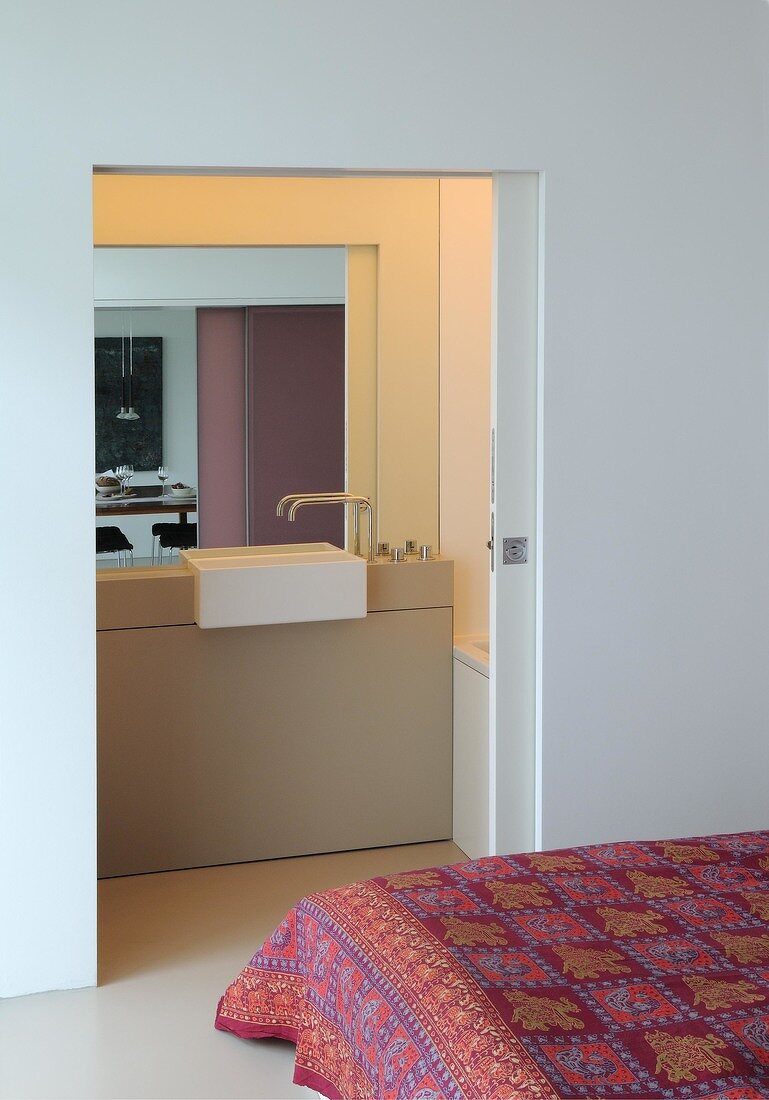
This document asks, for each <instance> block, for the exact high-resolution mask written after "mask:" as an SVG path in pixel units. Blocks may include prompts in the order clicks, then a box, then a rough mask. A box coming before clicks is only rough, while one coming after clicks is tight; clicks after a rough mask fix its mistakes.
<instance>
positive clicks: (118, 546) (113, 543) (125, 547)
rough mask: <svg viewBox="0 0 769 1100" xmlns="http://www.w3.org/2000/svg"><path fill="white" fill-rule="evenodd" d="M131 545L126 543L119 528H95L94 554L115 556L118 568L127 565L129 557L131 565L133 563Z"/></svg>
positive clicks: (126, 540)
mask: <svg viewBox="0 0 769 1100" xmlns="http://www.w3.org/2000/svg"><path fill="white" fill-rule="evenodd" d="M133 551H134V548H133V544H132V543H130V542H129V541H128V539H127V538H126V536H125V535H124V534H123V532H122V531H121V530H120V528H119V527H97V528H96V553H97V554H117V561H118V565H119V566H123V567H124V568H125V567H126V566H127V565H128V558H129V557H130V560H131V565H133V563H134V553H133Z"/></svg>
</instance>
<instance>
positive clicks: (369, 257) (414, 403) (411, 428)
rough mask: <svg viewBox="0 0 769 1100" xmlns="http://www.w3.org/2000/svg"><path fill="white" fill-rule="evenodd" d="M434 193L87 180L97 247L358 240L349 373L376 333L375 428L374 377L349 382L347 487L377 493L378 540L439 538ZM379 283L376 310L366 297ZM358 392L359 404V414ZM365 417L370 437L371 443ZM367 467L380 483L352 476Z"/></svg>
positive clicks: (331, 182)
mask: <svg viewBox="0 0 769 1100" xmlns="http://www.w3.org/2000/svg"><path fill="white" fill-rule="evenodd" d="M438 193H439V183H438V180H436V179H304V178H294V177H286V178H283V177H280V178H278V177H269V178H265V177H250V176H236V177H232V176H144V175H143V176H128V175H97V176H95V177H94V243H95V245H97V246H99V245H112V246H120V245H122V246H141V245H143V246H153V245H155V246H162V245H170V246H173V245H176V246H183V245H198V246H201V245H218V246H233V247H238V246H249V245H250V246H255V245H348V246H350V245H355V246H364V250H363V251H362V252H360V253H357V254H356V252H355V251H354V250H352V249H351V251H350V272H351V273H352V277H353V280H356V279H360V280H361V282H360V286H359V288H358V287H352V288H350V304H351V307H352V309H353V310H354V311H355V319H354V320H353V322H352V325H351V328H350V330H349V331H348V349H349V353H350V358H349V373H350V377H351V378H352V377H354V376H355V374H356V372H360V375H361V377H362V376H363V375H364V374H365V373H366V372H367V371H370V370H371V363H370V359H371V356H372V354H373V344H372V341H373V337H374V333H376V360H377V362H376V379H377V400H376V406H377V415H376V429H375V430H373V429H372V428H371V425H370V421H366V418H367V417H369V418H370V415H371V411H370V406H371V387H370V384H365V383H363V382H361V384H360V386H358V385H357V384H355V383H354V384H353V387H352V389H351V393H350V397H351V421H352V419H353V418H355V422H356V425H357V427H356V428H355V429H354V430H353V431H351V432H350V435H349V445H350V446H349V459H350V478H349V488H350V489H351V490H352V491H355V492H358V491H361V492H366V493H371V494H372V496H375V497H376V500H377V506H378V528H379V534H378V537H379V538H382V539H387V540H389V541H390V542H393V543H398V542H402V541H403V540H404V539H406V538H415V539H418V540H419V541H420V542H430V543H432V544H433V545H436V546H437V544H438V388H439V381H438V346H439V336H438V294H439V259H438V234H439V212H438ZM374 256H375V259H376V271H375V272H374V269H373V265H374ZM374 275H375V279H374ZM374 281H375V283H376V290H377V293H376V314H375V316H374V315H373V314H372V310H371V305H370V302H369V304H368V305H366V306H365V307H364V305H363V300H364V297H365V287H370V286H371V285H372V282H374ZM356 303H357V304H356ZM359 308H360V312H358V309H359ZM364 361H365V363H364ZM358 400H360V401H361V402H362V405H361V407H362V408H364V409H365V410H366V411H364V412H361V413H360V414H359V419H358V418H357V417H356V410H355V402H356V401H358ZM364 422H366V427H365V428H364V432H366V431H368V432H369V433H370V432H371V431H372V430H373V434H374V435H375V436H376V440H375V441H373V442H370V443H369V445H368V447H367V446H366V442H365V438H364V437H362V435H361V431H360V430H359V428H360V425H361V424H364ZM374 456H375V460H374ZM353 463H354V464H355V467H353ZM374 467H376V472H377V480H378V485H375V486H371V485H370V484H367V485H365V486H361V485H358V484H356V482H355V478H356V476H357V477H358V478H359V479H360V480H368V479H369V478H370V477H371V473H372V470H373V469H374ZM301 489H302V486H297V490H301Z"/></svg>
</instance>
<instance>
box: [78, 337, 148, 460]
mask: <svg viewBox="0 0 769 1100" xmlns="http://www.w3.org/2000/svg"><path fill="white" fill-rule="evenodd" d="M123 351H124V344H123V340H122V338H121V337H120V336H97V337H96V354H95V359H96V472H97V473H102V472H103V471H104V470H111V469H114V468H115V466H118V465H120V464H121V463H130V465H131V466H133V468H134V470H155V469H157V467H158V466H161V465H162V463H163V338H162V336H134V337H133V377H132V401H131V403H132V405H133V406H134V408H135V410H136V412H137V413H138V414H139V419H138V420H118V419H117V414H118V413H119V412H120V406H121V383H122V371H123ZM128 356H129V343H128V340H126V341H125V359H126V367H127V366H128Z"/></svg>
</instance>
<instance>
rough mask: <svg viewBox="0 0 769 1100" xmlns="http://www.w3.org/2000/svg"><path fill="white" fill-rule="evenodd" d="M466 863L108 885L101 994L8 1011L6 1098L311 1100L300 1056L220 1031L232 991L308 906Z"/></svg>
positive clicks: (330, 863) (102, 915)
mask: <svg viewBox="0 0 769 1100" xmlns="http://www.w3.org/2000/svg"><path fill="white" fill-rule="evenodd" d="M464 858H465V857H464V855H463V853H462V852H461V851H460V850H459V849H458V848H457V847H455V845H453V844H452V843H450V842H449V841H446V842H443V843H435V844H415V845H410V846H408V847H402V848H380V849H372V850H368V851H363V852H344V853H338V854H335V855H325V856H306V857H303V858H300V859H284V860H272V861H268V862H264V863H242V864H237V865H234V866H228V867H209V868H204V869H201V870H196V871H176V872H171V873H167V874H157V875H139V876H135V877H132V878H119V879H107V880H105V881H103V882H101V883H100V884H99V958H100V970H99V987H98V988H97V989H81V990H74V991H70V992H61V993H41V994H37V995H35V996H31V997H19V998H16V999H13V1000H7V1001H1V1002H0V1097H2V1100H28V1098H33V1097H34V1098H43V1097H44V1098H47V1100H65V1098H70V1097H72V1098H74V1097H77V1098H79V1100H133V1098H142V1100H145V1098H146V1100H161V1098H162V1100H165V1098H178V1100H193V1098H197V1097H205V1098H217V1100H229V1098H235V1097H244V1098H248V1100H284V1098H286V1100H287V1098H289V1097H295V1096H303V1097H309V1096H312V1093H310V1092H309V1091H308V1090H307V1089H300V1088H297V1087H296V1086H294V1085H293V1084H292V1083H291V1075H292V1059H293V1049H294V1048H293V1047H292V1046H291V1045H290V1044H288V1043H283V1042H280V1041H278V1040H269V1041H267V1040H260V1041H258V1042H245V1041H243V1040H241V1039H236V1038H235V1037H234V1036H231V1035H226V1034H224V1033H222V1032H219V1031H215V1030H214V1027H213V1018H214V1012H215V1009H216V1003H217V1000H218V998H219V997H220V996H221V994H222V993H223V991H224V988H225V986H226V985H227V984H228V983H229V982H230V981H231V979H232V978H233V977H234V976H235V974H236V973H237V972H238V970H240V968H241V967H242V966H243V965H244V964H245V963H246V962H247V961H248V959H249V958H250V956H251V955H252V954H253V953H254V951H255V950H256V948H257V947H259V946H260V944H261V943H262V941H263V940H264V939H266V937H267V936H268V935H269V934H270V933H271V932H272V930H273V928H274V927H275V926H276V925H277V924H278V922H279V921H280V920H281V918H282V917H283V916H284V915H285V913H286V912H287V911H288V909H290V907H291V906H292V905H293V904H294V903H295V902H296V901H297V900H298V899H299V898H300V897H302V896H303V895H304V894H307V893H311V892H312V891H314V890H322V889H327V888H329V887H333V886H339V885H342V884H343V883H345V882H351V881H354V880H355V879H361V878H371V877H372V876H374V875H380V874H390V873H393V872H395V871H405V870H413V869H416V868H418V867H429V866H436V865H438V864H442V863H454V862H458V861H459V860H461V859H464Z"/></svg>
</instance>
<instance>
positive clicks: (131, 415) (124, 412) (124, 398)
mask: <svg viewBox="0 0 769 1100" xmlns="http://www.w3.org/2000/svg"><path fill="white" fill-rule="evenodd" d="M120 351H121V371H120V412H119V413H118V414H117V417H116V419H117V420H138V419H139V414H138V412H137V411H136V409H135V408H134V407H133V380H134V334H133V319H132V317H131V314H130V313H129V314H128V371H127V372H126V362H125V314H123V321H122V333H121V336H120Z"/></svg>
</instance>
